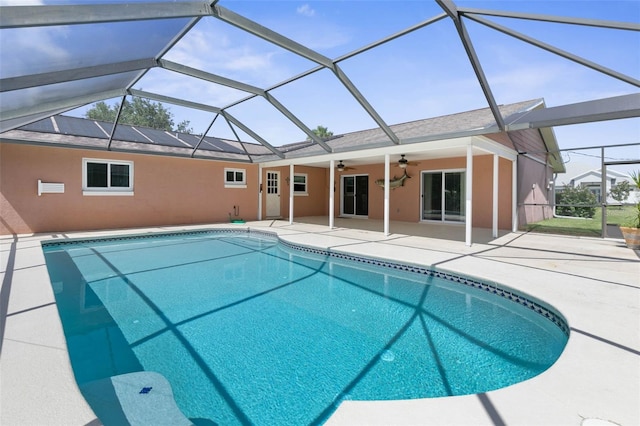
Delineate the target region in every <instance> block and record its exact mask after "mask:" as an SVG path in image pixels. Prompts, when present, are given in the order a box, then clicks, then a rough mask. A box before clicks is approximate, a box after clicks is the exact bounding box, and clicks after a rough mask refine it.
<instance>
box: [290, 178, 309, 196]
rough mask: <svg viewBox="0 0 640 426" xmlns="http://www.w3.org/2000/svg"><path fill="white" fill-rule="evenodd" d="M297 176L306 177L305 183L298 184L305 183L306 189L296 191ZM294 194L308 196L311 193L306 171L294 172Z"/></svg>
mask: <svg viewBox="0 0 640 426" xmlns="http://www.w3.org/2000/svg"><path fill="white" fill-rule="evenodd" d="M296 177H302V178H304V183H299V184H298V185H304V191H296ZM291 183H292V185H293V195H295V196H302V197H305V196H308V195H309V190H308V188H309V176H308V175H307V174H306V173H294V174H293V182H291Z"/></svg>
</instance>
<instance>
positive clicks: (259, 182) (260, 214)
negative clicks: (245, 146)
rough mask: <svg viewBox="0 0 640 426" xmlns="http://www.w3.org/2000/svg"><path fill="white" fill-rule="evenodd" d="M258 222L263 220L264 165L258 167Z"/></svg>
mask: <svg viewBox="0 0 640 426" xmlns="http://www.w3.org/2000/svg"><path fill="white" fill-rule="evenodd" d="M258 220H262V163H260V164H259V165H258Z"/></svg>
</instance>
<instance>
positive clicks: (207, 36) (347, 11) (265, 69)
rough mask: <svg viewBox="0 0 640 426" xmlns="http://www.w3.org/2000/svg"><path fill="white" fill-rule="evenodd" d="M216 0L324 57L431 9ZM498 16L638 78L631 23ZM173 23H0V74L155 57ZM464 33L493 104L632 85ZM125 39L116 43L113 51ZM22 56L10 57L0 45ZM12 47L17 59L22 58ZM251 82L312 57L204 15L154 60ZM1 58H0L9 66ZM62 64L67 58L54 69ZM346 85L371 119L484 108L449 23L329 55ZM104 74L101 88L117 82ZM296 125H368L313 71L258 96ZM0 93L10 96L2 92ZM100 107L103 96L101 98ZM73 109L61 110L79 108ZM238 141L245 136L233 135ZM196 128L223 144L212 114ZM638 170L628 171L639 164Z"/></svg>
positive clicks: (586, 132) (586, 4)
mask: <svg viewBox="0 0 640 426" xmlns="http://www.w3.org/2000/svg"><path fill="white" fill-rule="evenodd" d="M18 1H20V2H21V3H25V2H28V3H34V2H33V1H28V0H24V1H23V0H0V5H4V4H9V3H11V4H15V3H16V2H18ZM455 3H456V4H457V5H458V6H460V7H471V8H477V9H492V10H508V11H517V12H527V13H536V14H546V15H555V16H566V17H580V18H588V19H598V20H609V21H621V22H630V23H635V24H640V1H637V0H626V1H617V0H600V1H596V0H580V1H562V0H554V1H490V0H489V1H488V0H458V1H455ZM218 4H219V5H220V6H222V7H224V8H226V9H229V10H231V11H233V12H235V13H238V14H240V15H243V16H245V17H247V18H249V19H251V20H253V21H255V22H257V23H259V24H260V25H262V26H264V27H267V28H269V29H271V30H274V31H276V32H279V33H281V34H283V35H284V36H286V37H288V38H290V39H292V40H294V41H296V42H298V43H300V44H303V45H305V46H307V47H308V48H310V49H312V50H314V51H316V52H318V53H320V54H322V55H324V56H326V57H328V58H330V59H337V58H340V57H342V56H343V55H346V54H348V53H350V52H353V51H355V50H357V49H359V48H361V47H363V46H366V45H368V44H369V43H372V42H375V41H378V40H380V39H383V38H385V37H387V36H389V35H392V34H395V33H396V32H398V31H401V30H404V29H406V28H408V27H411V26H413V25H415V24H418V23H421V22H423V21H426V20H428V19H430V18H432V17H435V16H437V15H438V14H441V13H442V12H443V11H442V9H441V8H440V7H439V6H438V5H437V3H436V2H435V1H429V0H422V1H418V0H414V1H402V0H394V1H382V0H380V1H374V0H359V1H340V0H325V1H294V0H288V1H277V0H276V1H245V0H220V1H219V2H218ZM485 19H488V20H491V21H492V22H495V23H497V24H499V25H503V26H506V27H509V28H510V29H512V30H515V31H517V32H520V33H524V34H526V35H528V36H530V37H533V38H535V39H537V40H540V41H542V42H544V43H547V44H550V45H554V46H556V47H557V48H560V49H562V50H565V51H567V52H570V53H572V54H574V55H578V56H580V57H582V58H584V59H587V60H589V61H593V62H595V63H598V64H600V65H601V66H604V67H607V68H610V69H613V70H615V71H617V72H620V73H623V74H626V75H628V76H630V77H632V78H635V79H640V32H638V31H625V30H613V29H604V28H594V27H583V26H577V25H566V24H558V23H545V22H533V21H528V20H518V19H507V18H495V17H485ZM185 23H186V21H184V20H178V21H174V22H173V23H166V22H162V21H149V22H135V23H119V24H108V25H107V24H105V25H100V26H92V27H91V28H88V26H73V27H45V28H36V29H29V33H28V34H27V36H26V37H25V36H24V34H23V33H20V34H21V35H20V36H18V35H17V34H18V33H17V31H15V32H8V31H7V30H3V33H2V38H1V39H0V46H1V47H2V52H0V61H1V62H2V64H3V65H2V74H3V75H2V78H4V77H6V76H12V73H13V74H19V73H21V72H23V73H24V72H25V70H30V71H28V72H27V73H32V72H33V71H32V70H33V69H34V68H35V69H37V68H38V67H42V65H40V64H48V66H49V67H51V68H50V69H43V71H47V70H53V69H56V66H61V67H64V66H65V64H69V63H70V61H76V60H77V59H76V58H77V55H78V52H80V55H81V56H82V57H83V58H84V62H83V63H84V64H86V65H94V64H101V61H107V58H109V60H114V59H113V58H117V59H116V60H127V59H135V58H138V57H146V56H149V55H153V54H155V53H157V52H158V51H159V50H160V49H161V48H162V46H163V45H164V44H165V43H167V42H168V39H167V36H166V34H167V32H166V30H167V29H173V31H174V32H175V31H176V28H180V27H182V26H183V25H184V24H185ZM465 25H466V27H467V30H468V33H469V35H470V37H471V40H472V43H473V46H474V48H475V50H476V52H477V55H478V58H479V60H480V63H481V66H482V67H483V70H484V72H485V74H486V77H487V80H488V82H489V85H490V87H491V90H492V93H493V95H494V97H495V100H496V102H497V103H498V104H508V103H513V102H519V101H523V100H529V99H538V98H542V99H544V101H545V104H546V105H547V106H548V107H552V106H557V105H565V104H570V103H576V102H582V101H588V100H593V99H601V98H607V97H612V96H618V95H624V94H630V93H638V92H639V89H638V87H636V86H633V85H631V84H629V83H626V82H623V81H620V80H618V79H615V78H612V77H610V76H607V75H604V74H602V73H600V72H597V71H594V70H592V69H589V68H587V67H584V66H582V65H579V64H576V63H574V62H572V61H569V60H567V59H565V58H561V57H559V56H557V55H555V54H552V53H550V52H547V51H544V50H542V49H540V48H538V47H535V46H531V45H529V44H527V43H524V42H522V41H519V40H517V39H515V38H513V37H510V36H508V35H505V34H502V33H500V32H497V31H495V30H493V29H491V28H488V27H486V26H484V25H481V24H479V23H477V22H473V21H470V20H465ZM124 47H126V48H124ZM18 50H20V51H25V50H26V51H30V52H32V54H31V55H28V56H27V57H26V58H23V59H21V60H19V61H18V60H16V59H15V58H14V57H13V56H15V55H11V53H12V52H17V51H18ZM23 56H24V55H23ZM164 58H165V59H167V60H170V61H173V62H179V63H183V64H185V65H188V66H190V67H192V68H197V69H200V70H204V71H207V72H210V73H214V74H217V75H220V76H223V77H227V78H230V79H233V80H237V81H241V82H244V83H247V84H251V85H253V86H257V87H259V88H263V89H265V88H271V87H273V86H275V85H277V84H279V83H280V82H282V81H285V80H287V79H289V78H291V77H294V76H296V75H299V74H300V73H302V72H305V71H307V70H310V69H313V68H314V67H315V66H316V64H315V63H313V62H311V61H309V60H307V59H305V58H302V57H300V56H298V55H296V54H294V53H291V52H289V51H286V50H284V49H282V48H280V47H277V46H275V45H273V44H271V43H269V42H266V41H264V40H261V39H259V38H257V37H255V36H252V35H250V34H248V33H246V32H243V31H242V30H239V29H237V28H235V27H233V26H231V25H229V24H227V23H225V22H222V21H220V20H218V19H215V18H204V19H201V20H200V21H199V22H198V23H197V24H196V25H195V27H194V28H192V29H191V30H190V31H189V32H188V33H187V34H186V35H185V36H184V37H183V38H182V39H181V40H180V41H179V42H178V43H177V44H176V45H175V46H174V47H173V48H172V49H171V50H170V51H169V52H168V53H167V54H166V55H165V56H164ZM9 61H10V62H9ZM67 66H68V65H67ZM339 67H340V68H341V69H342V71H344V73H345V74H346V75H347V77H348V78H349V80H350V81H351V82H352V83H353V84H355V86H356V87H357V88H358V90H359V91H360V92H361V94H362V95H363V96H364V97H365V98H366V99H367V101H368V102H369V103H370V104H371V105H372V106H373V108H374V109H375V110H376V111H377V112H378V114H379V115H380V116H381V117H382V119H383V120H384V121H385V123H387V124H389V125H392V124H397V123H403V122H407V121H413V120H419V119H423V118H430V117H435V116H440V115H446V114H453V113H458V112H463V111H468V110H473V109H479V108H486V107H487V106H488V103H487V101H486V98H485V97H484V95H483V92H482V90H481V88H480V85H479V83H478V80H477V78H476V76H475V74H474V73H473V69H472V67H471V65H470V62H469V59H468V57H467V56H466V53H465V51H464V48H463V46H462V44H461V43H460V40H459V38H458V35H457V32H456V30H455V27H454V25H453V23H452V21H451V19H448V18H446V19H444V20H441V21H438V22H436V23H433V24H430V25H428V26H426V27H424V28H421V29H419V30H417V31H414V32H412V33H410V34H408V35H405V36H403V37H401V38H398V39H396V40H393V41H390V42H388V43H386V44H384V45H382V46H379V47H376V48H375V49H371V50H368V51H367V52H364V53H361V54H359V55H356V56H354V57H351V58H349V59H345V60H343V61H340V62H339ZM117 83H118V81H116V80H115V79H114V80H113V81H111V82H110V84H117ZM134 88H137V89H141V90H144V91H148V92H153V93H158V94H161V95H165V96H172V97H178V98H182V99H188V100H190V101H193V102H198V103H202V104H206V105H210V106H215V107H226V106H228V105H230V104H232V103H233V102H236V101H238V100H241V99H244V98H245V97H247V94H246V93H244V92H240V91H237V90H234V89H229V88H227V87H223V86H218V85H213V84H210V83H206V82H204V81H200V80H196V79H193V78H188V77H186V76H184V75H182V74H178V73H174V72H171V71H168V70H164V69H158V68H156V69H152V70H151V71H149V72H148V73H147V74H146V75H145V76H144V77H143V78H142V79H141V80H140V81H139V82H138V83H137V84H136V85H135V86H134ZM270 94H271V95H272V96H274V97H275V98H276V99H277V100H278V101H279V102H280V103H281V104H283V105H284V106H285V107H286V108H287V109H288V110H289V111H291V112H292V113H293V114H295V115H296V116H297V117H298V118H300V119H301V120H302V121H303V122H304V123H305V124H306V125H307V127H309V128H312V129H313V128H315V127H316V126H318V125H322V126H325V127H328V128H329V130H330V131H332V132H334V134H341V133H347V132H352V131H357V130H363V129H369V128H373V127H376V124H375V122H374V121H373V119H372V118H371V117H370V116H369V115H368V114H367V112H366V111H365V110H364V108H362V106H361V105H360V104H359V103H358V102H357V101H356V100H355V98H354V97H353V96H352V95H351V94H350V93H349V92H348V91H347V90H346V88H345V86H344V85H343V84H342V83H341V82H340V81H339V80H338V79H337V78H336V76H335V75H334V74H333V73H332V72H331V71H329V70H327V69H323V70H321V71H318V72H315V73H313V74H311V75H309V76H306V77H304V78H301V79H298V80H295V81H294V82H291V83H289V84H286V85H284V86H282V87H278V88H276V89H273V90H271V91H270ZM4 96H5V100H4V101H3V102H8V101H10V100H11V98H9V97H8V95H4ZM110 102H114V100H111V101H110ZM168 106H169V108H170V110H171V112H172V114H173V115H174V121H175V122H176V123H179V122H181V121H183V120H188V121H189V122H190V125H191V127H192V128H193V131H194V133H202V132H205V131H206V129H207V127H208V126H209V124H210V122H211V120H212V119H213V115H212V114H211V113H209V112H207V113H205V112H201V111H194V110H191V109H186V108H183V107H180V106H177V105H168ZM86 110H87V107H84V108H80V109H78V110H76V111H71V112H69V114H70V115H77V116H82V115H83V114H84V113H85V112H86ZM228 112H229V113H231V114H232V115H233V116H234V117H236V118H238V119H239V120H240V121H242V122H243V123H245V124H246V125H247V126H248V127H249V128H250V129H251V130H253V131H254V132H255V133H257V134H258V135H260V136H261V137H262V138H263V139H265V140H267V141H268V142H269V143H271V144H272V145H275V146H278V145H281V144H284V143H291V142H298V141H303V140H305V139H306V135H305V134H304V133H303V132H302V131H301V130H300V129H298V128H297V127H296V126H295V125H293V124H292V123H291V122H290V121H289V120H287V119H286V118H285V117H283V116H282V114H280V113H279V112H278V111H277V110H276V109H275V108H274V107H273V106H272V105H270V104H269V103H267V102H266V101H265V100H264V99H263V98H261V97H255V98H252V99H250V100H248V101H246V102H243V103H241V104H239V105H236V106H233V107H231V108H229V109H228ZM554 131H555V134H556V137H557V140H558V143H559V145H560V148H579V147H589V146H599V145H612V144H630V143H638V142H640V118H634V119H625V120H615V121H609V122H601V123H589V124H582V125H572V126H561V127H556V128H555V129H554ZM238 134H239V135H240V137H241V138H242V139H243V140H251V138H250V137H248V136H247V135H246V134H244V133H243V132H242V131H239V130H238ZM209 135H212V136H218V137H224V138H230V139H234V138H235V137H234V135H233V133H232V132H231V130H230V129H229V127H228V125H227V124H226V123H225V122H223V120H221V119H218V120H216V122H215V123H214V124H213V126H212V127H211V130H210V131H209ZM599 155H600V151H599V150H596V151H593V150H591V151H575V152H571V153H565V154H564V157H565V160H566V161H573V162H577V161H585V162H587V163H592V164H593V163H599V161H600V160H599V158H598V157H599ZM606 155H607V158H608V160H610V161H614V160H617V159H630V158H640V147H639V146H635V147H632V148H617V149H607V150H606ZM639 168H640V166H639Z"/></svg>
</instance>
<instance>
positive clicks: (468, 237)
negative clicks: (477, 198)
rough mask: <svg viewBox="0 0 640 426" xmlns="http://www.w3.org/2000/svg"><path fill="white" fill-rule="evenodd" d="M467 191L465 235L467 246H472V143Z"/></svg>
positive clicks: (469, 146)
mask: <svg viewBox="0 0 640 426" xmlns="http://www.w3.org/2000/svg"><path fill="white" fill-rule="evenodd" d="M465 192H466V194H467V197H466V201H465V210H464V215H465V236H464V243H465V244H466V245H467V246H471V224H472V219H473V217H472V212H473V203H472V202H471V201H472V198H473V197H472V194H473V146H472V145H471V143H469V145H467V173H466V188H465Z"/></svg>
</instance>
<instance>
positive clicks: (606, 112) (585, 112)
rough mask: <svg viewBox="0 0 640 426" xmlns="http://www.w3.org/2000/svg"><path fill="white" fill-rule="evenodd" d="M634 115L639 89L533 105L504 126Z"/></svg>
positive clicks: (639, 105)
mask: <svg viewBox="0 0 640 426" xmlns="http://www.w3.org/2000/svg"><path fill="white" fill-rule="evenodd" d="M634 117H640V93H632V94H630V95H622V96H616V97H612V98H605V99H597V100H593V101H586V102H579V103H575V104H569V105H561V106H556V107H549V108H541V109H535V110H532V111H529V112H527V113H524V114H520V115H519V116H518V117H517V118H516V119H514V120H512V121H511V122H510V123H508V124H507V130H521V129H531V128H532V129H539V128H545V127H554V126H563V125H567V124H580V123H591V122H595V121H607V120H617V119H622V118H634Z"/></svg>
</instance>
